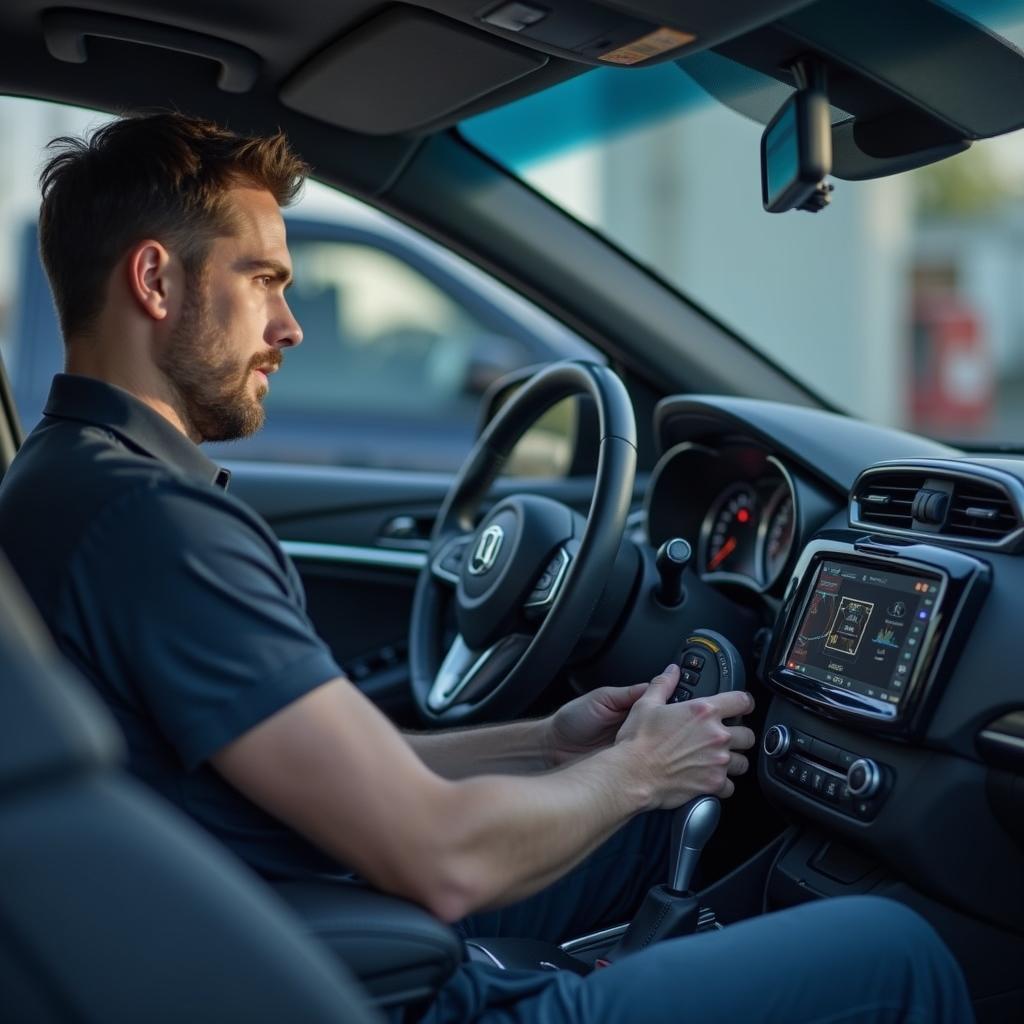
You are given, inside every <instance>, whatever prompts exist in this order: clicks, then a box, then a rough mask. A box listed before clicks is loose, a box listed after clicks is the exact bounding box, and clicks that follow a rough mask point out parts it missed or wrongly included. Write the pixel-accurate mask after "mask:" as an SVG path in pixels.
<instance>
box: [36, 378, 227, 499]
mask: <svg viewBox="0 0 1024 1024" xmlns="http://www.w3.org/2000/svg"><path fill="white" fill-rule="evenodd" d="M43 412H44V414H45V415H47V416H53V417H56V418H58V419H65V420H78V421H79V422H82V423H92V424H95V425H96V426H98V427H105V428H106V429H107V430H110V431H111V432H112V433H114V434H116V435H117V436H118V437H119V438H121V440H122V441H124V442H125V444H127V445H128V446H129V447H131V448H133V449H135V450H136V451H138V452H141V453H142V454H144V455H148V456H150V457H151V458H154V459H158V460H159V461H161V462H164V463H166V464H167V465H169V466H172V467H173V468H174V469H176V470H178V472H180V473H182V474H183V475H185V476H188V477H193V478H195V479H198V480H202V481H203V482H204V483H211V484H214V485H215V486H216V487H220V488H222V489H223V488H226V487H227V485H228V481H229V480H230V479H231V474H230V472H228V470H226V469H222V468H221V467H220V466H218V465H217V464H216V463H215V462H213V461H211V460H210V459H208V458H207V457H206V456H205V455H204V454H203V452H202V451H200V449H199V447H198V446H197V445H195V444H193V443H192V442H191V441H190V440H189V439H188V438H187V437H186V436H185V435H184V434H183V433H182V432H181V431H180V430H178V429H177V428H176V427H174V426H172V425H171V424H170V423H168V422H167V420H165V419H164V418H163V416H161V415H160V414H159V413H158V412H156V411H155V410H154V409H151V408H150V407H149V406H148V405H146V404H145V403H144V402H140V401H139V400H138V399H137V398H136V397H135V396H134V395H132V394H130V393H129V392H127V391H125V390H124V389H123V388H119V387H117V386H116V385H114V384H107V383H106V382H105V381H102V380H95V379H94V378H92V377H80V376H78V375H76V374H69V373H58V374H57V376H56V377H54V378H53V384H52V385H51V387H50V396H49V398H48V399H47V401H46V408H45V409H44V410H43Z"/></svg>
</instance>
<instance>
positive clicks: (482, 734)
mask: <svg viewBox="0 0 1024 1024" xmlns="http://www.w3.org/2000/svg"><path fill="white" fill-rule="evenodd" d="M549 721H550V719H547V718H539V719H532V720H530V721H523V722H507V723H504V724H502V725H482V726H477V727H476V728H469V729H447V730H443V731H441V732H405V733H402V735H403V736H404V737H405V739H406V740H407V741H408V743H409V745H410V746H411V747H412V749H413V750H414V751H415V752H416V754H417V756H418V757H419V759H420V760H421V761H422V762H423V763H424V764H425V765H426V766H427V767H428V768H430V770H431V771H433V772H436V773H437V774H438V775H440V776H442V777H443V778H446V779H464V778H468V777H469V776H472V775H485V774H492V775H526V774H531V773H535V772H542V771H547V770H548V769H549V768H551V767H552V764H551V751H550V749H549V736H548V723H549Z"/></svg>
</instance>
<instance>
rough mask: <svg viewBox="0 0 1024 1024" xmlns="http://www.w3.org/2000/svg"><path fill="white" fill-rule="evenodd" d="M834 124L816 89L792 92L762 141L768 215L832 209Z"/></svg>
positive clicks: (825, 101)
mask: <svg viewBox="0 0 1024 1024" xmlns="http://www.w3.org/2000/svg"><path fill="white" fill-rule="evenodd" d="M831 170H832V125H831V123H830V119H829V107H828V98H827V97H826V95H825V93H824V92H823V91H821V90H818V89H800V90H798V91H797V92H795V93H793V95H792V96H790V97H789V99H788V100H786V102H785V103H784V104H783V105H782V107H781V108H780V109H779V112H778V113H777V114H776V115H775V116H774V117H773V118H772V119H771V121H769V122H768V127H767V128H765V130H764V134H763V135H762V136H761V201H762V203H763V204H764V208H765V209H766V210H767V211H768V212H769V213H784V212H785V211H786V210H811V211H814V212H817V211H818V210H820V209H822V208H823V207H825V206H827V205H828V202H829V194H830V193H831V191H832V187H831V186H830V185H826V184H825V181H824V179H825V176H826V175H827V174H828V173H829V172H830V171H831Z"/></svg>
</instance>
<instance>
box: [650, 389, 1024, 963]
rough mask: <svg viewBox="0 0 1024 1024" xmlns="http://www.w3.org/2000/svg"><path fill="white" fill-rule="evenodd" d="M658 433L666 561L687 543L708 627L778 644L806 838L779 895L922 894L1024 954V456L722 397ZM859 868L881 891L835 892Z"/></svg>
mask: <svg viewBox="0 0 1024 1024" xmlns="http://www.w3.org/2000/svg"><path fill="white" fill-rule="evenodd" d="M655 430H656V435H657V437H658V439H659V443H660V448H661V451H662V452H663V453H664V454H663V455H662V457H661V459H660V460H659V462H658V464H657V465H656V467H655V470H654V471H653V474H652V477H651V480H650V483H649V487H648V490H647V494H646V500H645V510H646V522H647V534H648V539H649V541H650V543H651V545H652V546H653V547H654V548H657V547H659V546H660V545H661V544H662V543H663V542H664V541H666V540H668V539H670V538H672V537H682V538H684V539H685V540H687V541H688V542H689V543H690V544H691V546H692V548H693V552H694V554H693V560H692V562H691V569H692V570H693V572H694V573H695V574H696V576H697V577H698V580H699V584H700V587H702V588H703V589H699V588H698V586H697V584H696V582H695V584H694V585H693V586H692V587H691V599H692V600H693V601H694V603H695V604H696V603H697V602H699V601H701V600H703V601H705V605H704V608H702V609H701V613H703V614H704V616H705V617H706V618H709V617H710V615H709V614H708V613H709V612H710V610H711V609H719V610H720V609H721V607H722V601H725V602H727V603H731V604H732V606H733V607H734V608H735V609H736V611H735V620H734V622H733V624H732V630H733V635H739V633H740V632H741V630H742V628H743V627H742V626H741V625H740V623H741V616H742V615H747V616H748V620H749V617H750V615H751V611H752V609H753V610H754V612H755V613H756V616H757V619H758V620H759V621H760V622H761V623H762V624H763V626H762V632H763V633H765V634H769V635H768V639H767V641H766V643H765V645H764V647H763V650H762V651H761V652H760V654H759V657H758V664H756V665H754V666H753V671H752V672H751V674H752V675H753V677H754V678H755V679H757V680H759V683H760V685H763V686H764V688H765V690H766V691H767V693H766V694H765V692H764V691H762V694H761V698H763V697H765V696H766V697H767V701H768V711H767V715H766V720H765V726H764V731H763V733H762V739H763V740H764V741H765V742H764V746H763V747H762V750H761V752H760V755H759V761H758V774H759V780H760V784H761V788H762V790H763V792H764V793H765V794H766V795H767V797H768V798H769V799H770V800H771V801H772V802H773V803H775V804H777V805H778V806H780V807H781V808H783V809H784V811H785V812H786V814H787V815H788V816H790V818H791V820H794V821H796V822H798V823H799V824H800V826H801V831H800V832H799V838H798V839H797V840H796V841H795V842H794V844H793V846H792V848H787V849H785V850H784V851H783V852H782V854H780V856H779V858H778V860H777V862H776V865H775V867H774V869H773V876H772V877H773V881H772V885H773V886H775V887H776V889H777V890H778V891H777V893H776V895H778V896H779V898H780V900H796V899H802V898H806V893H807V892H811V893H812V894H814V893H817V894H823V895H838V894H841V893H845V892H852V891H868V890H869V889H872V888H873V887H875V886H877V885H882V887H883V888H882V889H877V888H875V889H873V891H884V886H885V885H893V886H898V885H903V884H905V882H904V881H903V880H907V879H909V880H911V881H912V884H913V886H914V887H915V888H916V889H917V890H919V891H920V892H922V893H925V894H927V896H928V897H929V898H933V899H935V900H937V901H938V902H939V903H940V904H942V905H943V906H944V907H948V908H956V910H957V911H958V912H961V913H964V914H967V915H969V916H970V917H971V918H973V919H981V920H985V921H986V922H988V923H990V924H992V925H995V926H996V927H998V928H1001V929H1007V930H1009V931H1010V932H1012V933H1013V934H1015V935H1019V936H1021V938H1022V940H1024V825H1022V822H1024V688H1022V687H1021V685H1020V681H1019V673H1018V672H1017V671H1016V670H1015V669H1013V670H1010V671H1007V667H1008V666H1016V665H1019V664H1020V663H1021V662H1022V661H1024V631H1021V630H1020V627H1019V622H1020V616H1021V612H1022V610H1024V609H1022V604H1021V602H1022V598H1021V595H1022V594H1024V557H1020V556H1021V555H1022V554H1024V460H1019V459H1008V458H999V457H995V456H993V457H989V458H986V457H984V456H977V457H974V456H971V457H968V456H965V454H964V453H963V452H961V451H958V450H956V449H952V448H950V447H948V446H945V445H942V444H939V443H938V442H934V441H931V440H929V439H927V438H922V437H917V436H915V435H912V434H907V433H904V432H901V431H896V430H892V429H887V428H884V427H878V426H872V425H870V424H865V423H862V422H859V421H857V420H853V419H849V418H847V417H842V416H838V415H835V414H830V413H824V412H821V411H820V410H812V409H804V408H800V407H795V406H784V405H781V404H776V403H771V402H760V401H757V400H752V399H739V398H730V397H723V396H685V397H678V398H669V399H665V400H664V401H663V402H662V403H660V405H659V406H658V409H657V411H656V414H655ZM936 510H939V511H936ZM704 594H711V595H713V596H711V597H704V596H701V595H704ZM716 614H718V615H719V616H720V617H719V618H718V619H717V620H716V621H715V622H712V623H710V624H711V625H712V628H716V629H720V631H721V632H723V633H725V634H726V635H729V633H730V624H729V623H728V621H727V616H728V612H721V611H716ZM701 624H703V623H701ZM747 629H748V635H751V634H750V631H749V626H748V627H747ZM761 698H759V701H760V699H761ZM855 765H856V768H855V767H854V766H855ZM851 771H852V772H853V775H850V774H849V773H850V772H851ZM851 780H852V782H853V786H851ZM837 843H843V844H849V845H848V846H847V845H844V846H842V848H841V849H842V850H843V851H844V852H843V856H844V857H847V856H848V857H849V861H848V862H844V863H842V864H840V863H838V862H836V863H833V862H832V861H830V860H829V857H830V856H831V855H830V854H828V852H827V851H828V850H829V849H832V848H835V849H837V850H838V849H840V847H838V846H836V844H837ZM850 851H853V852H850ZM853 864H857V865H859V866H858V867H857V870H862V871H863V877H864V878H865V879H868V880H870V885H869V884H868V882H867V881H865V882H864V887H863V888H858V885H860V883H859V882H858V883H856V884H854V883H852V882H849V883H848V882H846V881H842V882H840V881H838V880H837V879H838V878H839V877H840V876H845V874H846V873H847V872H849V873H850V874H851V877H852V875H853V874H854V873H855V872H854V869H853V867H851V865H853ZM858 877H861V876H858ZM879 879H882V880H883V881H882V882H879ZM787 887H788V892H787V893H783V891H782V890H784V889H787ZM801 894H804V895H801ZM1022 949H1024V946H1022Z"/></svg>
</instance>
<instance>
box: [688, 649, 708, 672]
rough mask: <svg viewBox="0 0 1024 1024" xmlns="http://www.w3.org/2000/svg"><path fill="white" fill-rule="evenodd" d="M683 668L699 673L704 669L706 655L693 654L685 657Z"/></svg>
mask: <svg viewBox="0 0 1024 1024" xmlns="http://www.w3.org/2000/svg"><path fill="white" fill-rule="evenodd" d="M683 667H684V668H692V669H693V670H694V671H695V672H699V671H700V670H701V669H702V668H703V667H704V655H703V654H693V653H690V654H686V655H684V656H683Z"/></svg>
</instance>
